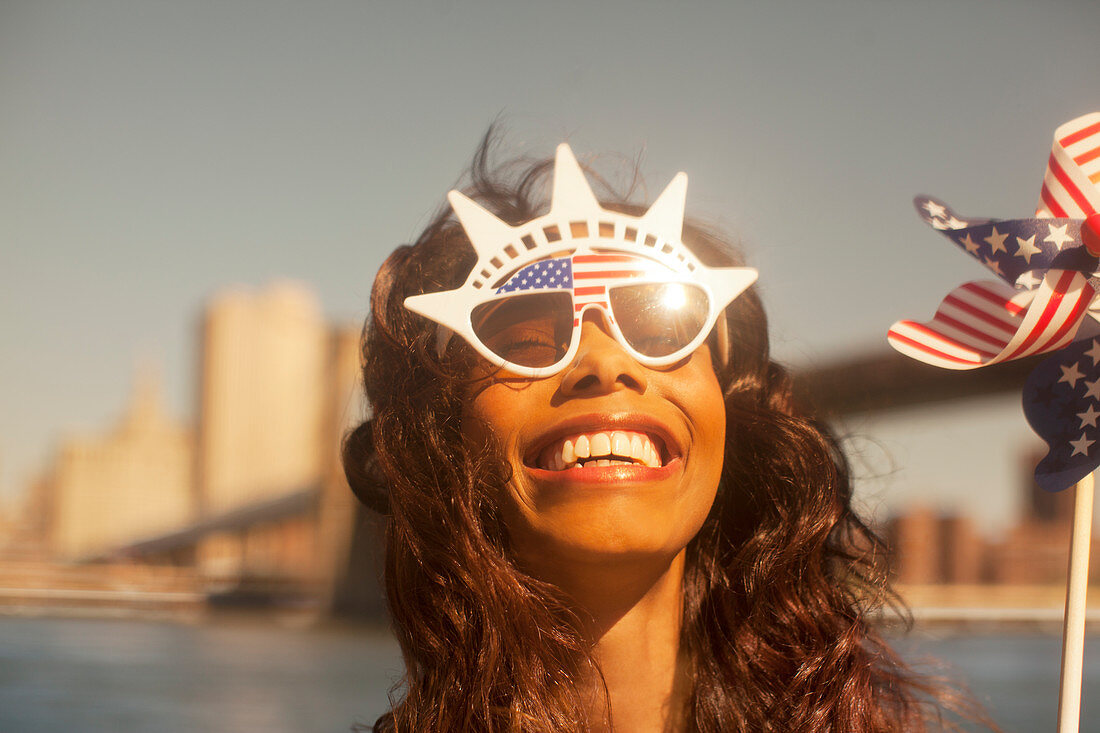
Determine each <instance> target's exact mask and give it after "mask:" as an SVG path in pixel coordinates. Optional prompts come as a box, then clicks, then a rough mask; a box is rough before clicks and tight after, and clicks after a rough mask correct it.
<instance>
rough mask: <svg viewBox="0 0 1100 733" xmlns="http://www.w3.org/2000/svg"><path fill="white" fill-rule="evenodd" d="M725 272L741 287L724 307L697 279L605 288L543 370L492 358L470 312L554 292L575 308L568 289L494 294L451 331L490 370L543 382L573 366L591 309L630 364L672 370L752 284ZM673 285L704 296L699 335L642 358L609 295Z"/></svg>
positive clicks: (746, 273) (748, 274)
mask: <svg viewBox="0 0 1100 733" xmlns="http://www.w3.org/2000/svg"><path fill="white" fill-rule="evenodd" d="M725 269H727V270H731V271H734V273H736V275H738V276H739V277H738V279H740V280H741V287H740V288H736V286H735V287H733V288H729V287H728V286H727V288H725V290H726V297H727V298H728V299H727V300H726V301H725V302H724V303H722V304H721V305H718V302H719V301H718V300H717V299H716V297H715V293H714V291H713V289H712V288H710V287H708V285H707V283H705V282H700V281H699V280H698V279H695V278H685V277H682V276H681V277H670V278H654V277H645V278H638V279H631V280H627V281H623V282H620V283H618V284H616V285H611V286H609V287H608V289H607V303H608V306H604V305H602V304H600V303H588V304H586V305H584V306H583V307H582V308H581V310H579V311H574V314H573V315H574V319H575V325H574V326H573V328H572V332H571V334H570V337H569V346H568V348H567V349H566V351H565V354H563V355H562V357H561V359H559V360H558V361H556V362H554V363H553V364H550V365H547V366H543V367H532V366H526V365H523V364H517V363H515V362H512V361H508V360H507V359H504V358H503V357H501V356H500V355H498V354H496V353H495V352H494V351H493V350H492V349H490V348H489V347H488V346H487V345H486V344H485V343H484V342H483V341H482V340H481V339H480V338H479V337H478V336H477V333H476V332H475V331H474V326H473V322H472V316H473V309H474V308H476V307H477V306H479V305H484V304H486V303H492V302H494V301H498V300H506V299H508V298H510V297H517V296H519V297H522V296H523V295H525V294H533V293H555V292H556V293H568V294H569V296H570V299H571V300H572V301H573V302H574V304H575V300H576V296H575V295H574V294H573V292H572V290H571V289H566V288H563V289H560V290H540V291H523V292H518V293H517V292H514V291H513V292H507V293H499V294H494V296H493V297H489V298H485V299H484V300H482V301H480V302H478V303H474V304H473V305H472V306H471V308H470V310H469V312H468V313H467V317H466V319H465V321H464V325H465V328H464V329H461V330H455V331H454V333H456V334H457V335H459V336H461V337H462V339H463V340H464V341H465V342H466V343H468V344H469V345H470V346H471V347H472V348H473V349H474V351H476V352H477V353H478V354H479V355H481V356H482V357H483V358H484V359H485V360H486V361H488V362H489V363H490V364H493V365H494V366H497V367H500V368H502V369H504V370H506V371H508V372H511V373H512V374H515V375H517V376H520V377H532V378H536V379H538V378H544V377H549V376H553V375H555V374H557V373H559V372H561V371H563V370H565V369H566V368H568V367H569V365H570V364H571V363H572V362H573V360H574V359H575V358H576V356H577V351H578V350H579V349H580V344H581V339H582V333H581V329H582V327H583V325H584V316H585V314H586V313H587V312H588V311H590V310H592V309H596V310H597V311H600V312H601V313H602V314H603V317H604V321H605V322H606V323H607V325H608V329H609V331H610V333H611V336H612V337H613V338H614V339H615V341H616V342H617V343H618V344H619V346H620V347H621V348H622V349H623V351H624V352H625V353H626V354H627V355H628V356H630V357H631V358H632V359H633V360H634V361H636V362H638V363H639V364H641V365H643V366H645V367H648V368H650V369H660V368H662V367H668V366H672V365H673V364H676V363H677V362H679V361H681V360H683V359H684V358H685V357H687V356H689V355H691V354H692V353H693V352H694V351H695V350H696V349H698V348H699V347H700V346H702V344H703V342H704V341H706V339H707V338H708V337H709V336H710V332H711V331H712V330H713V329H714V326H715V324H716V323H718V322H719V320H721V321H722V322H723V324H722V325H724V321H725V318H724V315H725V309H726V307H727V306H728V305H729V304H730V303H731V302H733V300H734V299H735V298H736V297H737V296H738V295H740V294H741V292H742V291H743V290H744V289H745V288H747V287H748V286H749V285H751V284H752V283H753V281H755V280H756V272H755V271H753V270H750V269H749V268H725ZM734 273H731V274H734ZM673 274H674V273H670V275H673ZM676 284H681V285H688V286H691V287H694V288H698V289H699V290H701V291H702V292H703V294H704V295H705V296H706V299H707V308H708V312H707V316H706V318H705V319H704V320H703V323H702V325H701V326H700V328H699V333H697V334H696V335H695V336H694V337H693V338H692V339H691V341H689V342H688V343H687V344H685V345H684V346H683V347H681V348H679V349H677V350H676V351H674V352H672V353H670V354H665V355H663V356H646V355H645V354H643V353H641V352H640V351H638V350H637V349H635V348H634V347H633V346H631V345H630V342H629V341H627V339H626V336H625V335H624V334H623V332H622V329H621V328H620V327H619V324H618V322H617V319H616V318H615V316H614V313H613V312H612V308H611V307H610V302H611V292H612V291H614V290H616V289H618V288H624V287H631V286H634V285H676ZM729 284H730V285H732V284H733V283H729ZM732 290H736V292H731V291H732ZM456 325H457V324H456ZM441 346H442V347H443V348H446V342H444V343H443V344H441ZM718 348H719V349H722V350H725V349H727V348H728V340H727V338H726V336H725V332H724V329H722V330H721V332H720V333H719V346H718Z"/></svg>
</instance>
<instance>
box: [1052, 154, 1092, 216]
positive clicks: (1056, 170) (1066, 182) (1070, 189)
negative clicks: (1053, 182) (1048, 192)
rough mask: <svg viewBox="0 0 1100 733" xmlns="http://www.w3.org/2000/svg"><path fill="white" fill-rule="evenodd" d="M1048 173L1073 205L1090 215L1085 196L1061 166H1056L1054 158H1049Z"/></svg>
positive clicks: (1089, 207)
mask: <svg viewBox="0 0 1100 733" xmlns="http://www.w3.org/2000/svg"><path fill="white" fill-rule="evenodd" d="M1050 172H1051V173H1053V174H1054V177H1055V178H1057V179H1058V182H1059V183H1061V184H1062V186H1063V187H1064V188H1065V189H1066V193H1068V194H1069V196H1070V198H1072V199H1073V201H1074V203H1076V204H1077V205H1078V206H1080V207H1081V209H1082V210H1084V211H1086V212H1088V213H1090V214H1092V213H1094V212H1093V210H1092V206H1090V205H1089V200H1088V199H1087V198H1085V195H1084V194H1083V193H1081V190H1080V189H1078V188H1077V186H1075V185H1074V184H1073V181H1071V180H1070V179H1069V176H1068V175H1066V172H1065V171H1064V170H1062V166H1060V165H1058V163H1057V161H1055V160H1054V156H1053V155H1052V156H1051V157H1050Z"/></svg>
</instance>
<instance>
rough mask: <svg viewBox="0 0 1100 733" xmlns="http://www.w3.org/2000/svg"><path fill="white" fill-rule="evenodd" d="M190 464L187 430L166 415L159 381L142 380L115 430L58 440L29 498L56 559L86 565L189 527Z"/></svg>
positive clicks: (192, 509) (190, 440) (191, 498)
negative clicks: (48, 466) (52, 459)
mask: <svg viewBox="0 0 1100 733" xmlns="http://www.w3.org/2000/svg"><path fill="white" fill-rule="evenodd" d="M193 464H194V450H193V438H192V434H191V430H190V429H189V428H188V427H186V426H184V425H182V424H180V423H178V422H176V421H174V420H173V419H172V418H170V417H169V416H168V415H167V414H166V412H165V409H164V405H163V404H162V402H161V399H160V392H159V389H158V385H157V383H156V381H155V380H154V379H152V378H151V376H150V375H148V374H146V375H144V376H142V377H140V378H139V379H138V380H137V383H136V385H135V388H134V393H133V395H132V397H131V400H130V404H129V406H128V407H127V409H126V411H125V413H124V414H123V416H122V418H121V420H119V422H118V424H117V425H116V426H115V427H114V429H113V430H110V431H109V432H107V433H105V434H102V435H88V436H80V437H71V438H68V439H66V440H63V441H62V442H61V444H60V447H59V449H58V452H57V456H56V460H55V463H54V465H53V467H52V471H51V472H50V475H49V476H48V478H46V479H44V480H43V482H42V485H40V486H39V487H37V490H36V491H35V492H34V494H35V496H34V500H36V501H38V502H40V503H41V505H42V506H41V509H42V511H43V512H44V513H45V517H46V519H45V523H44V524H45V526H43V529H44V530H45V532H46V535H47V537H48V541H49V544H50V546H51V547H52V550H53V553H54V554H55V555H56V557H58V558H60V559H62V560H68V561H72V560H82V559H87V558H90V557H95V556H97V555H100V554H102V553H104V552H108V551H110V550H111V549H113V548H115V547H118V546H120V545H124V544H128V543H131V542H135V541H139V540H142V539H145V538H147V537H150V536H153V535H155V534H157V533H160V532H166V531H169V530H171V529H172V528H175V527H179V526H180V525H182V524H186V523H188V522H191V521H193V520H194V518H195V512H196V506H195V490H194V482H193V480H192V477H193ZM46 494H48V496H47V495H46Z"/></svg>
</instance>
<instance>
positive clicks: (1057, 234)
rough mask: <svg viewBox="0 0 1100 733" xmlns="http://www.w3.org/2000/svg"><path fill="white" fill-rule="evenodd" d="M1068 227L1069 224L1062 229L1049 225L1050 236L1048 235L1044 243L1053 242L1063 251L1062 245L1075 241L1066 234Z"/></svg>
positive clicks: (1061, 227)
mask: <svg viewBox="0 0 1100 733" xmlns="http://www.w3.org/2000/svg"><path fill="white" fill-rule="evenodd" d="M1068 226H1069V224H1063V225H1062V226H1060V227H1056V226H1054V225H1053V224H1047V227H1048V228H1049V229H1050V234H1048V235H1047V237H1046V239H1044V240H1043V241H1044V242H1053V243H1054V246H1055V247H1057V248H1058V249H1062V245H1064V244H1065V243H1066V242H1070V241H1073V237H1071V236H1070V235H1068V234H1066V227H1068Z"/></svg>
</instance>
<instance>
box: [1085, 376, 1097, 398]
mask: <svg viewBox="0 0 1100 733" xmlns="http://www.w3.org/2000/svg"><path fill="white" fill-rule="evenodd" d="M1085 386H1086V387H1088V389H1086V390H1085V397H1091V398H1093V399H1094V400H1097V401H1100V378H1097V379H1094V380H1093V381H1091V382H1090V381H1089V380H1087V379H1086V380H1085Z"/></svg>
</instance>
